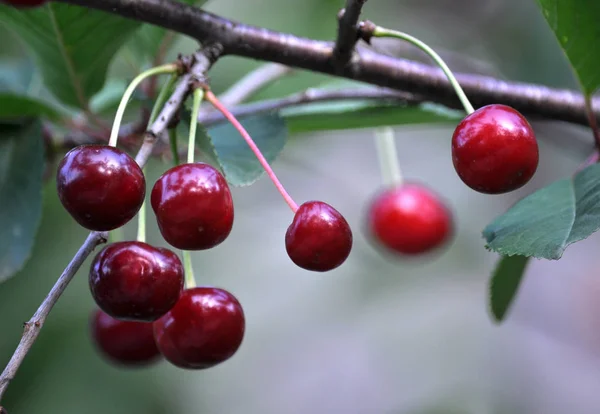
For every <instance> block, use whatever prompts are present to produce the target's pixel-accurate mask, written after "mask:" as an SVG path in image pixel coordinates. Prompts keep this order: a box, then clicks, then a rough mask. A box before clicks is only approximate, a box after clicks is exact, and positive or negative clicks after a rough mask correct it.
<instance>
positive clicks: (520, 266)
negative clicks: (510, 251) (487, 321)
mask: <svg viewBox="0 0 600 414" xmlns="http://www.w3.org/2000/svg"><path fill="white" fill-rule="evenodd" d="M528 262H529V258H528V257H525V256H501V257H500V260H498V263H497V264H496V269H494V273H493V274H492V278H491V279H490V285H489V289H490V311H491V312H492V315H493V316H494V318H495V319H496V322H502V321H503V320H504V318H505V316H506V313H507V312H508V309H509V308H510V306H511V305H512V303H513V301H514V298H515V296H516V294H517V291H518V290H519V285H520V284H521V280H522V279H523V274H524V273H525V269H526V268H527V264H528Z"/></svg>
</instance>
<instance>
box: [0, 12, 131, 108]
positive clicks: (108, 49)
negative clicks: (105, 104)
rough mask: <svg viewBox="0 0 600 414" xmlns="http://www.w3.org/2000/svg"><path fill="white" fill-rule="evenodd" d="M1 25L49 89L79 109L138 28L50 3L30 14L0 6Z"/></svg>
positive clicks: (103, 15) (111, 17) (117, 19)
mask: <svg viewBox="0 0 600 414" xmlns="http://www.w3.org/2000/svg"><path fill="white" fill-rule="evenodd" d="M0 22H2V24H3V25H6V26H7V27H9V28H11V29H12V30H14V31H15V32H16V33H17V34H18V35H19V36H20V37H21V38H22V39H23V40H24V41H25V42H26V43H27V45H28V46H29V47H30V49H31V50H32V51H33V53H34V55H35V58H36V62H37V65H38V67H39V68H40V70H41V72H42V76H43V79H44V83H45V84H46V86H47V87H48V89H49V90H50V91H51V92H52V93H53V94H54V95H55V96H56V97H57V98H58V99H59V100H60V101H62V102H63V103H64V104H67V105H70V106H72V107H79V108H85V107H86V106H87V105H88V101H89V99H90V98H91V97H92V96H93V95H94V94H95V93H96V92H98V91H99V90H100V89H101V88H102V86H103V85H104V81H105V78H106V71H107V69H108V65H109V63H110V62H111V60H112V58H113V56H114V55H115V53H116V52H117V51H118V50H119V48H120V47H121V46H122V45H123V44H124V43H125V41H126V40H127V39H128V38H129V36H130V35H131V34H132V33H133V31H134V30H135V29H136V28H138V27H139V23H137V22H135V21H133V20H127V19H124V18H121V17H117V16H115V15H112V14H108V13H103V12H99V11H95V10H92V9H87V8H84V7H77V6H72V5H68V4H61V3H54V2H49V3H47V4H46V5H45V6H43V7H39V8H35V9H31V10H18V9H15V8H13V7H9V6H5V5H0Z"/></svg>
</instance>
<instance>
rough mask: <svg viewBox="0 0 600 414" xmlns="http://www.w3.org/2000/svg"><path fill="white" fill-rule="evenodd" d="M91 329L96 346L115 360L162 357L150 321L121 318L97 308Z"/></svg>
mask: <svg viewBox="0 0 600 414" xmlns="http://www.w3.org/2000/svg"><path fill="white" fill-rule="evenodd" d="M91 331H92V332H91V334H92V338H93V340H94V342H95V343H96V347H97V349H98V350H99V351H100V352H101V353H102V354H103V355H104V356H105V357H106V358H108V359H109V360H110V361H112V362H114V363H117V364H121V365H126V366H136V365H138V366H139V365H147V364H150V363H152V362H155V361H157V360H158V359H159V358H160V352H159V351H158V348H157V347H156V343H155V342H154V335H153V332H152V324H151V323H147V322H133V321H120V320H118V319H115V318H113V317H112V316H110V315H107V314H106V313H104V312H102V311H101V310H100V309H98V310H96V311H94V313H92V318H91Z"/></svg>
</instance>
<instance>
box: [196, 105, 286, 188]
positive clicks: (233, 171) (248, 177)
mask: <svg viewBox="0 0 600 414" xmlns="http://www.w3.org/2000/svg"><path fill="white" fill-rule="evenodd" d="M240 122H241V124H242V125H243V126H244V128H245V129H246V130H247V131H248V133H249V134H250V136H251V137H252V139H253V140H254V142H255V143H256V145H257V146H258V148H259V149H260V150H261V152H262V153H263V155H264V156H265V158H266V159H267V161H268V162H269V163H272V162H273V161H275V159H276V158H277V156H278V155H279V154H280V153H281V151H282V150H283V147H284V146H285V143H286V141H287V136H288V131H287V128H286V125H285V122H284V120H283V119H282V118H281V117H279V116H278V115H275V114H270V115H257V116H251V117H247V118H242V119H240ZM200 129H201V128H199V130H200ZM196 139H197V141H196V143H197V146H198V147H199V148H200V149H201V150H203V151H204V152H205V153H206V154H208V155H209V156H210V157H211V158H213V159H214V160H216V162H217V163H218V165H219V166H220V168H221V170H222V171H223V173H224V174H225V178H226V179H227V181H228V182H229V184H231V185H233V186H247V185H250V184H252V183H254V182H255V181H256V180H258V179H259V178H260V177H261V176H262V175H263V174H264V169H263V168H262V166H261V165H260V163H259V162H258V160H257V158H256V156H255V155H254V153H253V152H252V150H251V149H250V147H248V144H246V141H244V139H243V138H242V136H241V135H240V134H239V132H237V130H235V129H234V128H233V127H232V126H231V125H230V124H222V125H218V126H215V127H212V128H209V129H208V131H207V134H204V136H199V137H197V138H196Z"/></svg>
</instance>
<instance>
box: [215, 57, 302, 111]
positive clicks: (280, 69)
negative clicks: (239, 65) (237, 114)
mask: <svg viewBox="0 0 600 414" xmlns="http://www.w3.org/2000/svg"><path fill="white" fill-rule="evenodd" d="M292 72H293V69H292V68H290V67H289V66H284V65H280V64H278V63H267V64H266V65H262V66H260V67H259V68H257V69H256V70H253V71H252V72H250V73H248V74H247V75H246V76H244V77H243V78H242V79H240V80H239V81H238V82H236V83H235V84H234V85H233V86H232V87H231V88H229V89H228V90H227V91H226V92H224V93H223V94H221V96H220V97H219V100H220V101H221V102H222V103H223V105H226V106H233V105H237V104H240V103H242V102H244V101H245V100H246V99H248V98H250V97H251V96H252V95H254V94H255V93H256V92H257V91H259V90H260V89H262V88H264V87H265V86H267V85H269V84H271V83H273V82H275V81H276V80H278V79H280V78H282V77H284V76H286V75H289V74H290V73H292Z"/></svg>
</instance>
